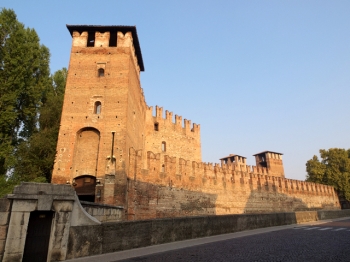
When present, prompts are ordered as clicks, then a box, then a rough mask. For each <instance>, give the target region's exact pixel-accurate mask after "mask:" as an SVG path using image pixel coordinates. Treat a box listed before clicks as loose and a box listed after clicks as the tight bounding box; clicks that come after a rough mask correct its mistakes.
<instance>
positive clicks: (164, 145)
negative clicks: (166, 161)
mask: <svg viewBox="0 0 350 262" xmlns="http://www.w3.org/2000/svg"><path fill="white" fill-rule="evenodd" d="M162 152H166V143H165V142H164V141H163V142H162Z"/></svg>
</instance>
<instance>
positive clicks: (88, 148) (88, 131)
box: [52, 25, 147, 205]
mask: <svg viewBox="0 0 350 262" xmlns="http://www.w3.org/2000/svg"><path fill="white" fill-rule="evenodd" d="M67 28H68V30H69V32H70V34H71V36H72V38H73V41H72V49H71V55H70V62H69V70H68V77H67V84H66V91H65V97H64V104H63V111H62V117H61V126H60V131H59V137H58V144H57V156H56V161H55V165H54V170H53V175H52V183H58V184H63V183H69V184H72V185H73V186H74V187H75V189H76V192H77V194H78V196H79V198H80V199H81V200H88V201H96V202H103V203H105V204H112V205H125V204H126V187H127V171H128V150H129V148H132V147H133V148H136V149H140V148H143V143H144V138H143V136H144V134H143V131H144V125H145V111H146V108H147V106H146V103H145V99H144V96H143V92H142V89H141V86H140V71H144V66H143V61H142V55H141V49H140V45H139V41H138V38H137V32H136V27H134V26H82V25H78V26H77V25H67Z"/></svg>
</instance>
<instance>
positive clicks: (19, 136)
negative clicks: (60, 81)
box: [0, 9, 50, 175]
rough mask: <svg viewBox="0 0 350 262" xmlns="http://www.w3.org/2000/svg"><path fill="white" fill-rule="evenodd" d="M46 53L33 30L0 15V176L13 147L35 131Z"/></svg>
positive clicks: (11, 159) (46, 72)
mask: <svg viewBox="0 0 350 262" xmlns="http://www.w3.org/2000/svg"><path fill="white" fill-rule="evenodd" d="M49 57H50V54H49V50H48V49H47V48H46V47H45V46H43V45H41V44H40V41H39V37H38V35H37V33H36V32H35V30H34V29H30V28H25V27H24V25H23V24H22V23H20V22H18V21H17V17H16V14H15V13H14V11H13V10H9V9H2V10H1V12H0V112H1V115H0V174H1V175H5V174H6V173H7V172H8V169H9V167H10V166H12V165H13V164H14V162H15V159H14V154H13V153H14V151H15V148H16V146H17V145H18V144H19V143H20V142H21V141H22V140H23V139H26V138H29V137H30V136H31V135H32V134H33V132H34V130H35V129H36V124H37V117H38V108H39V106H40V99H41V95H42V92H43V90H44V88H45V87H46V86H47V85H49V84H50V82H49V80H50V78H49V74H50V71H49Z"/></svg>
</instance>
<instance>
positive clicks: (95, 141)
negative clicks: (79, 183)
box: [72, 127, 100, 177]
mask: <svg viewBox="0 0 350 262" xmlns="http://www.w3.org/2000/svg"><path fill="white" fill-rule="evenodd" d="M99 146H100V132H99V131H98V130H97V129H95V128H90V127H89V128H83V129H81V130H80V131H79V132H78V133H77V136H76V141H75V148H74V158H73V170H72V177H78V176H84V175H90V176H94V177H96V172H97V162H98V152H99Z"/></svg>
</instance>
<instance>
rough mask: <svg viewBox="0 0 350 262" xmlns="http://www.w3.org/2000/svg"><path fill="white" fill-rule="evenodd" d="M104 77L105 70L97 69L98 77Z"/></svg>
mask: <svg viewBox="0 0 350 262" xmlns="http://www.w3.org/2000/svg"><path fill="white" fill-rule="evenodd" d="M103 76H105V70H104V69H103V68H99V69H98V77H103Z"/></svg>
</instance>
